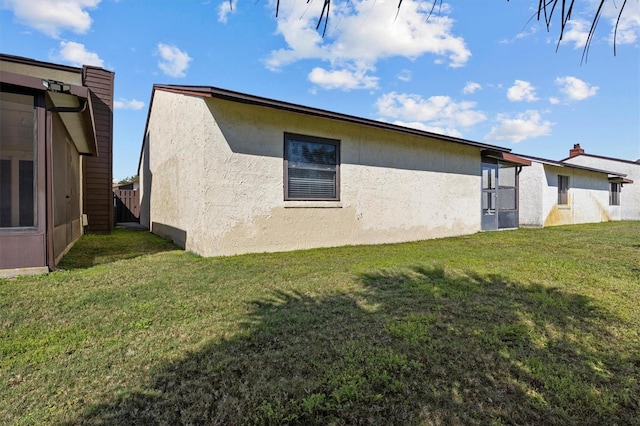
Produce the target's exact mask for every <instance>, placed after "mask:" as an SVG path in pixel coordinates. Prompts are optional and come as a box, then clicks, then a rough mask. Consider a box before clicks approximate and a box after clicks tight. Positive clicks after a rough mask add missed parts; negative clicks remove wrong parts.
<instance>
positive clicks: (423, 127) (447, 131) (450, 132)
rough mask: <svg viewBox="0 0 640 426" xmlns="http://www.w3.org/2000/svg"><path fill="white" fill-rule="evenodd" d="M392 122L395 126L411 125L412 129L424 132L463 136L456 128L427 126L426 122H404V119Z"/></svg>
mask: <svg viewBox="0 0 640 426" xmlns="http://www.w3.org/2000/svg"><path fill="white" fill-rule="evenodd" d="M393 124H395V125H397V126H403V127H411V128H412V129H418V130H422V131H425V132H431V133H437V134H439V135H449V136H453V137H456V138H462V137H463V135H462V133H460V131H458V130H457V129H452V128H449V127H438V126H427V125H426V124H424V123H421V122H419V121H409V122H405V121H400V120H396V121H394V122H393Z"/></svg>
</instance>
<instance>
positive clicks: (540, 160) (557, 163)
mask: <svg viewBox="0 0 640 426" xmlns="http://www.w3.org/2000/svg"><path fill="white" fill-rule="evenodd" d="M517 155H518V156H519V157H522V158H527V159H530V160H532V161H535V162H537V163H542V164H549V165H552V166H556V167H567V168H570V169H577V170H586V171H589V172H596V173H604V174H607V175H609V176H610V177H614V178H624V177H625V176H627V175H626V174H624V173H618V172H612V171H609V170H602V169H596V168H593V167H586V166H580V165H578V164H571V163H565V160H560V161H555V160H549V159H547V158H540V157H533V156H531V155H523V154H517ZM628 183H630V182H628Z"/></svg>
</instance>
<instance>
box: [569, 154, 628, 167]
mask: <svg viewBox="0 0 640 426" xmlns="http://www.w3.org/2000/svg"><path fill="white" fill-rule="evenodd" d="M581 156H583V157H592V158H599V159H601V160H609V161H618V162H620V163H626V164H635V165H638V166H640V159H638V160H637V161H633V160H625V159H624V158H615V157H606V156H604V155H595V154H587V153H582V154H577V155H574V156H572V157H567V158H563V159H562V160H560V161H567V160H571V159H572V158H576V157H581Z"/></svg>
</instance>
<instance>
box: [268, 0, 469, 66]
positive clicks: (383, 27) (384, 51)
mask: <svg viewBox="0 0 640 426" xmlns="http://www.w3.org/2000/svg"><path fill="white" fill-rule="evenodd" d="M322 5H323V2H311V3H310V4H307V3H306V2H295V3H293V4H292V5H291V9H289V10H287V11H286V12H283V11H282V10H281V11H280V12H281V16H280V18H278V21H277V32H278V33H279V34H281V35H282V36H283V37H284V41H285V42H286V44H287V47H286V48H282V49H279V50H274V51H272V52H271V53H270V54H269V56H268V57H267V58H266V60H265V65H266V67H267V68H268V69H270V70H273V71H278V70H280V69H281V68H283V67H285V66H287V65H289V64H292V63H294V62H297V61H300V60H304V59H318V60H321V61H325V62H328V63H329V64H331V67H330V68H332V69H335V70H338V69H348V70H350V71H351V72H354V70H356V69H358V70H360V71H362V70H371V69H374V68H375V65H376V63H377V62H378V61H379V60H381V59H384V58H390V57H405V58H409V59H415V58H418V57H421V56H423V55H425V54H431V55H433V56H434V57H435V58H436V59H444V60H445V61H444V62H446V63H447V64H448V65H449V66H450V67H460V66H463V65H464V64H465V63H466V62H467V61H468V60H469V57H470V56H471V52H470V51H469V50H468V49H467V47H466V45H465V42H464V39H463V38H462V37H459V36H456V35H454V34H453V24H454V21H453V20H452V19H451V18H450V17H449V16H447V13H448V12H449V9H448V7H447V6H446V5H442V8H441V15H440V16H435V15H434V16H431V17H430V18H429V19H426V18H427V15H428V13H429V11H430V10H431V7H432V4H431V3H430V2H424V1H423V2H420V1H416V0H404V1H403V3H402V8H401V9H400V14H399V15H398V17H397V19H396V12H397V10H398V9H397V6H398V5H397V3H396V2H394V1H379V2H376V3H375V4H372V3H371V1H366V0H351V1H343V0H334V1H333V2H332V4H331V17H330V18H329V26H328V28H327V34H326V35H325V37H324V38H323V37H322V34H321V33H319V32H318V31H317V30H316V25H317V19H318V16H320V13H321V8H322ZM323 24H324V21H323ZM320 30H322V27H321V29H320Z"/></svg>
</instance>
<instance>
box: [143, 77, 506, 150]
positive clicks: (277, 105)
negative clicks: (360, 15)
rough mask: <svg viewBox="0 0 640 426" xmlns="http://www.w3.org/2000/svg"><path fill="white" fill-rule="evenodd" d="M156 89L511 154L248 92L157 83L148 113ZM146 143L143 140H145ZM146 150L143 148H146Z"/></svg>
mask: <svg viewBox="0 0 640 426" xmlns="http://www.w3.org/2000/svg"><path fill="white" fill-rule="evenodd" d="M156 90H161V91H165V92H172V93H179V94H182V95H191V96H200V97H205V98H217V99H224V100H227V101H231V102H238V103H243V104H249V105H256V106H261V107H265V108H273V109H278V110H282V111H289V112H293V113H297V114H304V115H309V116H314V117H319V118H326V119H329V120H336V121H342V122H346V123H352V124H358V125H361V126H367V127H373V128H376V129H384V130H391V131H395V132H400V133H404V134H407V135H414V136H422V137H427V138H432V139H438V140H441V141H445V142H451V143H457V144H462V145H467V146H473V147H476V148H480V149H483V150H491V151H494V152H505V153H506V152H511V149H509V148H503V147H499V146H496V145H490V144H485V143H481V142H475V141H471V140H468V139H462V138H456V137H453V136H447V135H441V134H438V133H432V132H427V131H424V130H418V129H414V128H411V127H404V126H399V125H397V124H391V123H386V122H384V121H378V120H372V119H369V118H362V117H357V116H354V115H348V114H342V113H339V112H333V111H328V110H324V109H319V108H313V107H308V106H304V105H299V104H293V103H289V102H284V101H278V100H275V99H269V98H263V97H260V96H254V95H249V94H246V93H240V92H234V91H232V90H226V89H221V88H218V87H212V86H181V85H173V84H154V85H153V90H152V93H151V102H150V103H149V114H150V113H151V108H152V106H153V95H154V93H155V91H156ZM148 125H149V115H147V124H146V125H145V133H146V128H147V126H148ZM143 144H144V139H143ZM143 148H144V146H143Z"/></svg>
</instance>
